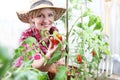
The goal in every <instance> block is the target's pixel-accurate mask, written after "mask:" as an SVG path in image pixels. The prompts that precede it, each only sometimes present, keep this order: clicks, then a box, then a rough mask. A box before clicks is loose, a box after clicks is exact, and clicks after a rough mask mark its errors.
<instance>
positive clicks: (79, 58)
mask: <svg viewBox="0 0 120 80" xmlns="http://www.w3.org/2000/svg"><path fill="white" fill-rule="evenodd" d="M77 61H78V63H80V64H82V56H81V55H80V54H79V55H78V56H77Z"/></svg>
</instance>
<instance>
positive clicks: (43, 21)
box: [32, 9, 55, 31]
mask: <svg viewBox="0 0 120 80" xmlns="http://www.w3.org/2000/svg"><path fill="white" fill-rule="evenodd" d="M54 14H55V13H54V11H53V10H52V9H41V10H40V12H39V13H37V14H36V16H35V17H33V19H32V21H33V22H34V25H35V27H36V28H37V29H38V30H39V31H40V30H42V29H50V28H51V26H52V24H53V22H54Z"/></svg>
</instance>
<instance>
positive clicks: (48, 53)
mask: <svg viewBox="0 0 120 80" xmlns="http://www.w3.org/2000/svg"><path fill="white" fill-rule="evenodd" d="M49 42H50V45H49V47H48V51H47V54H46V57H47V58H48V59H50V58H51V57H52V55H53V54H54V52H55V51H56V50H57V48H58V45H54V43H53V42H52V37H50V39H49ZM53 45H54V46H53Z"/></svg>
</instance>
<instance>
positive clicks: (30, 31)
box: [15, 26, 58, 67]
mask: <svg viewBox="0 0 120 80" xmlns="http://www.w3.org/2000/svg"><path fill="white" fill-rule="evenodd" d="M53 31H58V29H57V28H56V27H54V26H53V27H51V28H50V30H49V33H50V34H53ZM28 37H34V38H35V39H36V40H37V42H39V41H40V40H42V35H41V33H40V32H39V31H38V30H37V29H36V28H35V27H30V28H28V29H27V30H25V31H24V32H23V33H22V35H21V37H20V42H22V41H23V40H25V39H26V38H28ZM46 45H47V47H48V46H49V42H46ZM24 46H25V47H26V48H29V45H28V44H24ZM47 47H46V46H43V45H42V44H39V48H40V49H41V50H42V52H43V53H44V54H46V53H47ZM41 58H42V55H41V54H40V53H39V52H37V51H36V55H35V56H34V57H33V59H35V60H38V59H41ZM23 62H24V57H23V56H20V57H19V58H18V59H17V61H16V62H15V66H16V67H20V66H21V65H22V64H23Z"/></svg>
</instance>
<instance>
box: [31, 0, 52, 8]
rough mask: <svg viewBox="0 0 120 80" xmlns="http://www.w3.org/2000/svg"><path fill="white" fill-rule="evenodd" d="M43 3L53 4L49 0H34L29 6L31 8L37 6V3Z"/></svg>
mask: <svg viewBox="0 0 120 80" xmlns="http://www.w3.org/2000/svg"><path fill="white" fill-rule="evenodd" d="M43 4H45V5H49V6H53V3H52V2H51V1H49V0H37V1H35V0H34V2H33V3H32V5H31V7H30V9H32V8H34V7H37V6H39V5H43Z"/></svg>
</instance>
